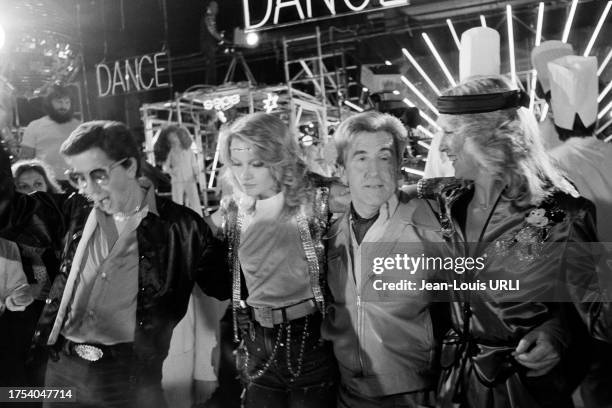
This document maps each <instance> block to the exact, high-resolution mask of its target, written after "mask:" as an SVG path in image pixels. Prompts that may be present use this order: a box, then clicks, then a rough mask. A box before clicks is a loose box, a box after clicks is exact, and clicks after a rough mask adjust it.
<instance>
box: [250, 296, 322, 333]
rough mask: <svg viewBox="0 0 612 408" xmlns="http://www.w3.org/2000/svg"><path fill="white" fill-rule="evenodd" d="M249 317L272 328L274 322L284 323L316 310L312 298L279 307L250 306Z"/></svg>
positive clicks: (263, 325)
mask: <svg viewBox="0 0 612 408" xmlns="http://www.w3.org/2000/svg"><path fill="white" fill-rule="evenodd" d="M249 309H250V311H251V317H252V318H253V320H255V321H256V322H258V323H259V324H260V325H261V326H262V327H267V328H273V327H274V325H276V324H281V323H286V322H289V321H291V320H295V319H299V318H301V317H304V316H308V315H309V314H312V313H314V312H316V311H317V310H318V308H317V304H316V303H315V300H314V299H307V300H304V301H302V302H299V303H296V304H293V305H290V306H286V307H279V308H274V309H273V308H271V307H250V308H249Z"/></svg>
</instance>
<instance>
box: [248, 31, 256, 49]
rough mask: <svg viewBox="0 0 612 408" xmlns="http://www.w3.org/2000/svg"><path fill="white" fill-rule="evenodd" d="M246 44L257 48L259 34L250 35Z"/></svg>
mask: <svg viewBox="0 0 612 408" xmlns="http://www.w3.org/2000/svg"><path fill="white" fill-rule="evenodd" d="M246 42H247V44H248V45H250V46H251V47H254V46H256V45H257V44H258V43H259V35H258V34H257V33H248V34H247V36H246Z"/></svg>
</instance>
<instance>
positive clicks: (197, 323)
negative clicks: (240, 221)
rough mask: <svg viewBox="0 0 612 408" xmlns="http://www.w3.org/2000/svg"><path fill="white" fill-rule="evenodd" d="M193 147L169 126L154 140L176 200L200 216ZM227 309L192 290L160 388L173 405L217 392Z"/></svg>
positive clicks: (185, 407) (185, 405) (181, 406)
mask: <svg viewBox="0 0 612 408" xmlns="http://www.w3.org/2000/svg"><path fill="white" fill-rule="evenodd" d="M192 144H193V140H192V139H191V136H190V135H189V132H188V131H187V130H186V129H185V128H183V127H180V126H174V125H171V126H167V127H165V128H163V129H162V131H161V133H160V134H159V137H158V139H157V141H156V142H155V146H154V152H155V160H156V161H157V162H158V163H162V165H163V169H164V171H166V172H168V173H169V174H170V177H171V179H170V182H171V185H172V200H173V201H174V202H176V203H178V204H181V205H185V206H187V207H189V208H191V209H192V210H193V211H195V212H196V213H198V214H199V215H200V216H202V204H201V203H200V196H199V194H198V188H197V184H196V183H197V178H198V172H199V170H198V166H197V162H196V157H195V154H194V152H193V151H192V150H191V146H192ZM223 305H224V303H223V302H220V301H218V300H216V299H213V298H211V297H209V296H206V295H205V294H204V293H203V292H202V291H201V290H200V289H199V288H198V287H194V289H193V292H192V296H191V299H190V301H189V307H188V309H187V313H186V314H185V317H183V320H181V321H180V322H179V323H178V325H177V326H176V327H175V328H174V332H173V334H172V341H171V343H170V350H169V351H168V358H166V360H165V361H164V366H163V380H162V386H163V388H164V392H165V395H166V399H167V400H168V404H169V406H172V407H176V408H190V407H191V405H192V403H195V404H198V403H203V402H205V401H206V400H207V399H208V398H210V396H211V395H212V393H213V391H214V390H215V388H216V385H217V376H216V374H215V372H214V367H213V361H212V360H213V356H212V353H213V349H214V347H215V345H216V344H217V332H218V330H219V319H220V318H221V315H222V314H223V313H222V310H223Z"/></svg>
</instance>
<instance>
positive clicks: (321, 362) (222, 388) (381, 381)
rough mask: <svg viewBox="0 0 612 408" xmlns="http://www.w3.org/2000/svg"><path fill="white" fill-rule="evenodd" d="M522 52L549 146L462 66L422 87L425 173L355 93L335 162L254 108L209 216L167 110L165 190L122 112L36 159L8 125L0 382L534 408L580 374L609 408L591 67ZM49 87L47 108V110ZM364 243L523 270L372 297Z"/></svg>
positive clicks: (560, 54) (356, 403)
mask: <svg viewBox="0 0 612 408" xmlns="http://www.w3.org/2000/svg"><path fill="white" fill-rule="evenodd" d="M541 47H543V48H540V49H538V50H536V51H534V59H536V60H537V61H536V62H535V63H534V64H535V65H536V67H539V68H538V69H539V70H540V71H539V72H538V79H539V80H540V81H541V84H540V85H539V87H540V90H541V91H542V93H543V94H542V96H543V97H544V98H546V99H547V101H548V103H549V104H550V106H551V114H550V115H549V117H548V120H549V121H550V123H551V126H549V129H553V130H555V132H556V134H557V135H558V136H559V139H560V140H561V141H562V142H563V143H562V144H561V143H558V144H560V146H559V147H558V148H555V149H554V150H552V151H551V150H547V148H546V147H545V139H546V137H548V138H549V139H550V138H554V137H552V136H551V135H544V134H543V133H542V131H541V130H540V128H539V127H538V123H537V121H536V119H535V116H534V115H533V113H532V112H530V111H529V110H528V109H527V108H526V107H527V106H528V105H529V103H528V102H529V101H528V98H527V97H526V94H525V92H523V91H522V90H520V89H516V87H515V86H514V84H512V83H510V82H509V81H508V80H507V79H505V78H504V77H503V76H500V75H496V73H495V72H493V73H482V72H479V73H478V74H480V75H476V76H468V77H467V78H465V79H463V80H462V82H461V83H460V84H459V85H457V86H455V87H453V88H451V89H449V90H447V91H446V92H444V93H443V94H442V96H440V97H439V99H438V103H437V104H438V110H439V112H440V116H439V119H438V125H439V127H440V129H441V131H440V132H439V134H437V135H436V140H435V141H434V144H432V146H435V149H433V150H432V151H431V160H430V161H431V162H432V163H433V162H434V160H442V159H440V157H445V158H446V160H448V162H450V164H451V166H452V169H450V170H452V172H453V173H454V175H453V176H452V177H449V174H448V172H449V167H448V166H447V167H446V168H445V169H444V170H443V171H442V170H440V171H439V172H438V174H436V169H429V170H428V173H429V175H431V176H432V177H430V178H425V179H423V180H421V181H420V182H419V183H418V184H417V185H416V186H404V185H403V180H402V172H401V167H402V161H403V157H404V151H405V148H406V143H407V138H408V133H409V132H410V131H411V130H410V129H407V128H406V126H404V124H402V123H401V121H400V120H399V119H397V118H395V117H393V116H391V115H389V114H384V113H380V112H376V111H367V112H363V113H359V114H355V115H354V116H351V117H349V118H347V119H345V120H344V121H343V122H342V123H341V124H340V125H339V127H338V128H337V129H336V131H335V133H334V140H333V143H335V147H336V151H337V159H336V163H335V164H336V165H337V168H338V169H339V172H338V174H337V175H336V176H337V177H334V178H331V177H325V176H321V175H319V174H316V173H314V172H312V171H311V169H309V166H308V164H307V163H306V162H305V161H304V159H303V158H302V155H301V153H300V148H299V146H298V143H297V138H296V137H295V135H294V133H293V131H292V130H291V129H290V128H289V127H288V126H287V125H286V124H285V123H284V122H283V121H282V120H281V119H279V118H278V117H277V116H275V115H273V114H267V113H254V114H249V115H246V116H243V117H241V118H239V119H238V120H236V121H235V122H234V123H232V124H231V125H229V126H227V127H225V128H223V129H222V131H221V134H220V139H219V151H220V156H221V161H222V162H223V163H224V166H225V169H226V171H225V173H224V178H225V182H227V183H228V185H229V186H231V193H227V194H226V195H225V196H224V197H223V199H222V201H221V205H220V209H219V210H218V211H217V212H215V213H214V214H212V215H211V216H203V213H202V207H201V204H200V201H199V197H198V194H199V193H198V191H197V185H196V183H197V179H198V172H199V170H198V168H197V164H196V162H195V159H194V156H193V152H192V151H191V143H192V141H191V139H190V137H189V134H188V133H187V132H186V131H185V130H184V129H182V128H180V127H174V126H172V127H168V128H166V129H164V130H163V131H162V132H161V133H160V135H159V137H158V142H157V144H156V147H155V154H156V160H157V161H158V163H159V164H162V165H163V166H164V168H165V169H166V170H167V171H168V172H169V173H170V174H171V177H172V200H170V199H168V198H165V197H162V196H160V195H159V194H157V192H156V191H155V187H154V186H153V184H152V183H151V181H149V180H148V179H147V178H145V177H141V153H140V148H139V146H138V144H137V142H136V140H135V138H134V137H133V135H132V134H131V133H130V131H129V130H128V128H127V127H126V126H125V125H124V124H121V123H119V122H112V121H91V122H86V123H80V124H77V126H75V128H74V129H71V130H70V131H69V132H68V134H67V135H64V137H62V138H61V144H60V146H57V151H56V152H52V154H51V153H50V152H49V149H51V148H50V147H48V146H46V145H44V144H43V145H41V144H40V142H41V141H45V143H46V142H47V140H46V139H45V137H46V136H45V134H44V132H43V135H42V136H40V135H39V136H29V137H28V139H27V140H28V141H29V142H31V143H34V144H36V146H37V147H36V148H33V150H30V151H28V150H27V149H26V152H29V153H31V154H32V155H33V156H36V157H37V159H30V160H26V161H19V162H16V163H14V164H12V168H11V159H10V156H9V154H8V152H7V151H5V150H2V149H0V177H1V178H0V332H2V333H9V335H8V336H6V335H4V336H1V337H0V366H1V367H2V370H0V386H21V387H23V386H30V387H43V386H44V387H52V388H70V389H72V390H73V392H74V395H75V397H76V402H68V401H61V400H55V401H45V402H44V403H43V405H44V406H45V407H64V406H66V407H75V406H79V407H100V408H101V407H142V408H144V407H160V408H164V407H190V406H192V405H193V406H200V407H209V408H210V407H234V406H235V407H238V406H243V407H247V408H254V407H271V408H276V407H279V408H280V407H291V408H297V407H300V408H306V407H316V408H324V407H340V408H356V407H357V408H369V407H413V408H417V407H440V408H453V407H460V408H468V407H474V408H481V407H482V408H518V407H551V408H552V407H573V406H574V402H573V394H574V393H575V391H576V389H577V388H578V387H582V390H583V392H582V395H583V400H584V404H585V407H588V408H595V407H610V406H612V395H611V392H610V387H609V384H610V378H611V376H612V359H611V358H610V356H611V355H612V351H611V350H612V346H611V345H610V342H612V304H611V303H610V299H609V298H608V293H607V290H609V289H610V281H612V279H610V277H609V274H610V273H612V272H611V271H608V270H606V269H605V267H606V262H598V256H599V257H601V256H602V253H603V254H604V255H605V248H604V250H602V249H601V248H600V247H598V246H597V245H598V243H600V242H604V243H605V242H610V241H612V236H610V235H609V231H610V225H611V223H610V222H609V220H608V219H606V216H607V210H609V209H610V205H611V203H612V185H610V181H609V175H610V174H612V173H611V172H610V170H609V169H610V167H611V166H612V153H608V154H604V153H602V152H603V151H605V150H604V149H608V151H609V150H612V149H610V147H612V146H610V145H607V144H604V143H603V142H600V141H598V140H597V139H596V138H595V137H594V136H593V132H594V128H595V123H596V112H597V101H596V97H597V91H596V90H595V92H594V93H593V92H589V90H590V89H591V88H592V87H593V81H595V85H596V69H597V65H596V61H595V65H593V59H592V58H589V57H578V56H574V55H573V52H571V50H568V49H567V47H566V44H563V43H559V44H556V43H555V42H553V43H552V44H551V43H550V42H545V43H543V44H542V46H541ZM542 58H544V59H545V61H544V62H542V60H541V59H542ZM557 67H562V68H564V69H557ZM568 78H571V79H572V80H571V81H570V80H568ZM568 84H572V85H573V86H572V87H571V89H570V88H569V87H568ZM576 84H578V85H576ZM53 92H55V93H52V94H50V95H51V96H50V99H49V101H50V107H51V108H53V109H56V110H57V111H58V112H62V111H66V112H68V111H69V110H70V103H69V101H68V104H67V105H66V104H62V103H59V102H57V100H60V101H62V100H63V98H64V95H63V94H62V93H61V92H60V93H58V90H57V89H54V90H53ZM572 92H574V93H576V92H577V93H578V95H575V94H572ZM568 95H569V96H568ZM570 96H571V97H570ZM568 101H571V103H569V102H568ZM593 106H594V108H593ZM593 109H594V110H595V113H593ZM60 116H61V115H60ZM53 118H54V116H53V115H50V119H51V120H56V119H58V117H57V115H56V117H55V119H53ZM61 120H62V121H63V122H61V123H63V124H66V123H72V121H71V120H66V118H65V117H62V119H61ZM47 122H48V120H47ZM45 123H46V122H45ZM49 125H50V122H49V123H47V127H48V126H49ZM36 126H38V127H40V126H39V125H36ZM71 126H72V125H71ZM32 134H34V132H30V133H29V135H32ZM59 138H60V137H59V136H58V137H57V138H55V136H54V138H53V140H51V139H49V140H48V142H49V143H50V142H52V141H53V142H55V143H56V139H59ZM32 141H33V142H32ZM24 143H26V141H25V140H24ZM56 144H57V143H56ZM40 146H43V147H40ZM41 149H42V150H41ZM40 151H44V152H45V154H39V152H40ZM434 156H438V157H437V158H436V157H434ZM49 157H61V163H46V162H45V161H48V160H47V159H48V158H49ZM49 164H52V166H53V168H55V169H56V170H55V174H54V171H53V170H51V169H49V166H48V165H49ZM605 166H607V167H605ZM602 169H603V170H602ZM606 169H608V170H606ZM64 170H65V171H64ZM59 171H62V173H61V177H62V178H61V179H60V182H61V183H57V182H56V176H57V177H60V175H59V174H58V172H59ZM597 248H599V249H597ZM598 251H599V252H598ZM372 252H374V255H375V256H393V255H395V254H396V253H400V252H402V253H403V254H404V255H409V256H414V257H425V256H431V257H441V258H444V259H454V258H465V257H470V258H474V259H475V258H478V257H482V259H484V261H483V262H484V263H483V268H482V269H481V270H477V271H469V272H465V273H461V274H459V275H458V274H457V273H455V272H454V271H452V270H451V271H449V270H445V269H443V268H438V269H437V270H434V271H432V273H431V274H430V275H427V276H425V278H424V279H426V280H427V281H432V282H437V283H453V284H454V282H456V281H460V282H463V283H469V282H475V281H477V280H479V279H480V280H483V281H484V280H487V281H492V280H505V279H509V278H511V279H513V280H516V281H518V282H521V284H522V289H521V290H516V291H511V290H506V291H503V290H502V291H492V290H476V289H471V290H446V291H442V292H443V293H433V292H431V291H426V290H416V291H410V292H407V293H403V294H401V295H399V296H398V295H397V294H396V293H394V294H386V295H384V296H383V298H382V299H381V298H376V299H374V298H372V293H371V289H370V288H371V287H372V282H373V280H374V279H377V276H378V274H377V273H375V272H373V271H372V268H371V267H370V266H369V264H368V259H370V258H369V256H370V255H371V253H372ZM212 298H215V299H218V300H219V301H227V300H229V303H227V306H226V303H221V302H217V301H216V300H212ZM224 311H225V315H224V316H223V317H222V318H221V315H222V314H223V312H224ZM220 318H221V319H220ZM219 319H220V321H219ZM215 344H218V347H217V348H218V349H219V352H218V354H219V356H218V357H216V358H214V360H215V361H216V362H215V363H214V364H213V363H212V360H213V355H214V354H215V353H213V350H212V349H213V346H215ZM213 367H216V370H213ZM215 388H216V391H215ZM213 391H214V392H213ZM33 405H34V406H38V403H36V404H33ZM20 406H25V405H20Z"/></svg>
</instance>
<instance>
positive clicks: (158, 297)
mask: <svg viewBox="0 0 612 408" xmlns="http://www.w3.org/2000/svg"><path fill="white" fill-rule="evenodd" d="M61 153H62V154H63V155H64V156H65V157H66V161H67V163H68V165H69V166H70V167H71V169H70V170H69V171H68V173H67V174H68V179H69V180H70V182H71V183H72V184H73V185H74V187H75V188H77V189H78V190H79V192H80V193H81V194H82V195H85V196H86V197H87V198H89V200H90V201H91V202H93V207H94V208H93V209H92V208H91V206H90V205H89V204H88V203H87V201H86V200H85V199H83V197H82V196H80V195H74V196H73V197H72V198H71V199H70V200H69V201H68V203H67V205H66V208H67V214H66V216H67V219H68V234H67V243H66V245H65V249H64V253H63V255H62V261H63V262H62V267H61V269H60V274H59V276H58V277H57V278H56V279H55V281H54V283H53V286H52V288H51V291H50V293H49V297H48V299H47V300H46V303H47V304H46V307H45V309H44V310H43V314H42V317H41V319H40V321H39V326H38V328H37V330H36V332H35V336H34V343H35V345H39V346H44V345H48V346H51V348H52V350H54V351H55V355H53V352H52V357H53V358H52V361H49V365H48V368H47V375H46V380H45V386H47V387H71V388H74V389H75V395H76V398H77V404H79V405H77V406H87V407H108V406H112V407H126V408H127V407H165V406H166V402H165V400H164V396H163V392H162V388H161V374H162V363H163V361H164V359H165V357H166V355H167V353H168V348H169V345H170V339H171V337H172V331H173V329H174V326H175V325H176V324H177V323H178V322H179V321H180V320H181V318H182V317H183V315H184V314H185V312H186V310H187V304H188V301H189V296H190V294H191V290H192V287H193V282H194V281H197V283H198V284H199V285H200V286H201V287H202V289H203V290H204V291H205V292H206V293H207V294H210V295H216V296H217V297H223V295H227V294H224V293H223V289H224V288H226V287H227V288H229V282H228V285H227V286H225V285H224V284H223V283H220V282H216V281H214V277H215V276H219V275H216V273H220V276H228V275H229V274H224V273H223V271H224V268H225V261H224V258H223V257H224V255H223V254H224V251H223V249H222V248H220V247H219V245H220V243H219V242H218V241H216V240H215V239H214V238H213V234H212V232H211V230H210V228H209V227H208V226H207V225H206V224H205V222H204V220H202V219H201V218H200V217H199V216H198V215H197V214H195V213H194V212H193V211H191V210H189V209H188V208H186V207H183V206H180V205H177V204H175V203H173V202H172V201H170V200H167V199H164V198H160V197H158V196H156V195H155V193H154V189H153V188H152V186H151V184H150V182H147V181H146V180H145V179H139V177H138V175H139V170H140V169H139V167H140V164H139V157H140V154H139V151H138V146H137V144H136V142H135V140H134V138H133V137H132V135H131V134H130V132H129V130H128V129H127V128H126V127H125V125H123V124H121V123H118V122H109V121H95V122H87V123H84V124H82V125H80V126H79V127H78V128H77V129H76V130H75V131H74V132H73V133H72V134H71V135H70V137H69V138H68V139H67V140H66V141H65V142H64V143H63V144H62V148H61ZM48 406H53V404H51V405H48Z"/></svg>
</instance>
